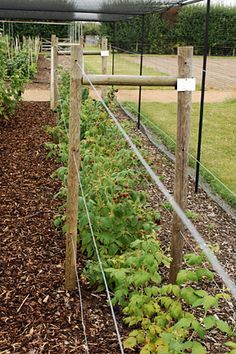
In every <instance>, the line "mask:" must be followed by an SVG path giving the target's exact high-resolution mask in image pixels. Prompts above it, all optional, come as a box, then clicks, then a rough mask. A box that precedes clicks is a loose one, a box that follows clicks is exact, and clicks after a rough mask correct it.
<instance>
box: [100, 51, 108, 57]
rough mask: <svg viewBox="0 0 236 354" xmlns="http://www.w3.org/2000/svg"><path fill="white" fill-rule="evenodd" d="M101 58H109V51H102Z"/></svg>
mask: <svg viewBox="0 0 236 354" xmlns="http://www.w3.org/2000/svg"><path fill="white" fill-rule="evenodd" d="M101 57H109V50H101Z"/></svg>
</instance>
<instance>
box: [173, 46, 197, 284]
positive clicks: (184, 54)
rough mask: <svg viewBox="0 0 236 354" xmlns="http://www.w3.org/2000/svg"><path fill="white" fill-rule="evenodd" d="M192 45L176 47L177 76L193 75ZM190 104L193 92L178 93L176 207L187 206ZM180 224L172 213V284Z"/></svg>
mask: <svg viewBox="0 0 236 354" xmlns="http://www.w3.org/2000/svg"><path fill="white" fill-rule="evenodd" d="M192 59H193V47H180V48H178V77H179V78H191V77H192ZM191 107H192V92H189V91H184V92H178V112H177V144H176V153H175V157H176V163H175V185H174V197H175V201H176V202H177V203H178V204H179V206H180V207H181V208H182V209H183V210H185V209H186V206H187V185H188V148H189V140H190V116H191ZM183 229H184V227H183V224H182V222H181V220H180V218H179V217H178V216H177V214H176V213H174V215H173V225H172V240H171V258H172V262H171V266H170V273H169V282H170V283H175V282H176V277H177V274H178V271H179V270H180V268H181V266H182V258H183V237H182V232H183Z"/></svg>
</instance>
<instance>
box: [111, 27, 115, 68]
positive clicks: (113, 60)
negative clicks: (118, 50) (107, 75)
mask: <svg viewBox="0 0 236 354" xmlns="http://www.w3.org/2000/svg"><path fill="white" fill-rule="evenodd" d="M115 45H116V22H114V23H113V45H112V68H111V73H112V75H114V74H115V48H114V46H115Z"/></svg>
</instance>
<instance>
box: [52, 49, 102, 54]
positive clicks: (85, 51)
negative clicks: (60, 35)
mask: <svg viewBox="0 0 236 354" xmlns="http://www.w3.org/2000/svg"><path fill="white" fill-rule="evenodd" d="M70 53H71V51H70V50H59V52H58V54H70ZM83 55H101V51H100V50H99V51H98V50H97V51H95V50H94V51H89V50H84V51H83Z"/></svg>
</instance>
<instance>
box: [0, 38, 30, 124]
mask: <svg viewBox="0 0 236 354" xmlns="http://www.w3.org/2000/svg"><path fill="white" fill-rule="evenodd" d="M28 49H29V48H28V47H27V45H24V46H23V47H22V49H19V50H15V48H14V46H13V45H12V44H11V43H10V40H9V39H8V37H0V120H7V119H9V117H10V116H11V115H12V114H13V113H14V112H15V109H16V107H17V104H18V102H19V101H20V99H21V93H22V91H23V89H24V85H25V83H26V82H27V81H28V80H29V79H30V78H32V76H33V75H34V73H35V71H36V66H35V60H36V57H34V55H33V54H32V55H31V57H30V55H29V50H28Z"/></svg>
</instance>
